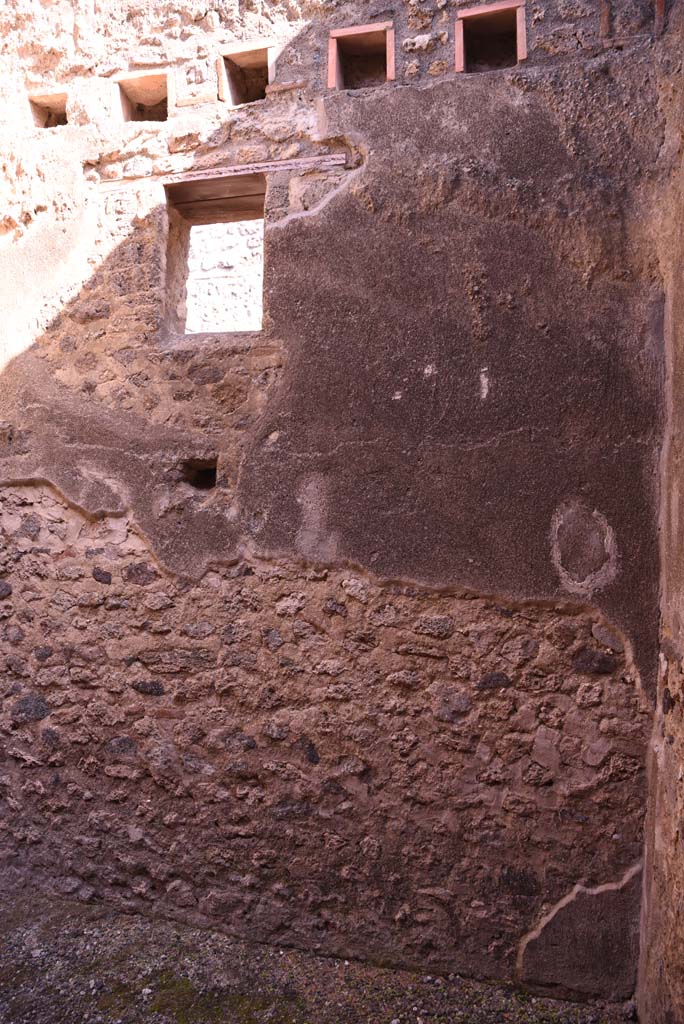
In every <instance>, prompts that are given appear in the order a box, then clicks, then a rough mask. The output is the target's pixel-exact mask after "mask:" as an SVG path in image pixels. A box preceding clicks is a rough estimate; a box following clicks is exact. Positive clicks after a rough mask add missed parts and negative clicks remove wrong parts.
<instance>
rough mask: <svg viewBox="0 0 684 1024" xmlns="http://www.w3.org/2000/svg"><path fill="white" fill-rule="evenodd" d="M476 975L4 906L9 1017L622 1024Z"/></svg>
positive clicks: (128, 920)
mask: <svg viewBox="0 0 684 1024" xmlns="http://www.w3.org/2000/svg"><path fill="white" fill-rule="evenodd" d="M633 1019H635V1018H634V1016H633V1006H632V1005H631V1004H628V1005H625V1006H598V1005H596V1004H592V1005H588V1006H574V1005H570V1004H567V1003H559V1002H555V1001H553V1000H546V999H537V998H535V997H532V996H529V995H526V994H523V993H515V992H510V991H506V990H504V989H501V988H496V987H494V986H491V985H484V984H480V983H477V982H471V981H465V980H463V979H460V978H456V977H454V976H453V975H452V976H450V977H449V978H435V977H428V976H420V975H415V974H411V973H409V972H407V971H394V970H387V969H383V968H378V967H371V966H368V965H362V964H358V963H349V962H347V961H340V960H331V959H322V958H320V957H316V956H312V955H307V954H303V953H298V952H294V951H292V950H278V949H273V948H267V947H264V946H251V945H248V944H245V943H242V942H236V941H234V940H232V939H229V938H227V937H226V936H225V935H221V934H218V933H216V932H209V931H199V930H197V929H193V928H188V927H185V926H183V925H178V924H176V923H173V922H169V921H165V920H153V921H152V920H149V919H147V918H143V917H139V916H135V915H124V914H121V913H118V912H116V911H113V910H110V909H108V908H105V907H102V906H95V905H85V904H75V903H66V902H61V901H60V902H56V901H52V900H45V899H43V898H31V899H28V898H27V897H26V896H25V895H24V896H22V898H21V900H19V899H15V900H8V899H6V898H5V897H3V901H2V903H1V904H0V1024H29V1022H30V1024H76V1022H78V1024H261V1022H263V1024H421V1022H422V1024H618V1022H620V1024H621V1022H624V1021H628V1020H633Z"/></svg>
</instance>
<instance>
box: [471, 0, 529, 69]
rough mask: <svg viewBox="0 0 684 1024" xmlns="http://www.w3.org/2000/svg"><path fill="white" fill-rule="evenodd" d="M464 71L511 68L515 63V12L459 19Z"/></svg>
mask: <svg viewBox="0 0 684 1024" xmlns="http://www.w3.org/2000/svg"><path fill="white" fill-rule="evenodd" d="M463 42H464V47H465V62H466V71H467V72H469V73H471V74H473V73H477V72H482V71H497V70H498V69H499V68H512V67H515V65H516V64H517V63H518V32H517V20H516V11H515V8H511V9H509V10H503V11H492V12H491V13H488V14H482V15H477V16H473V17H469V18H464V19H463Z"/></svg>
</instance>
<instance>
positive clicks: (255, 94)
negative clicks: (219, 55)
mask: <svg viewBox="0 0 684 1024" xmlns="http://www.w3.org/2000/svg"><path fill="white" fill-rule="evenodd" d="M223 66H224V69H225V76H226V77H225V80H226V85H227V90H226V91H227V94H228V95H227V97H226V98H227V99H228V101H229V102H230V104H231V106H233V107H240V106H242V105H243V104H244V103H257V102H258V101H259V100H265V99H266V86H267V85H268V49H266V48H262V49H258V50H245V52H244V53H232V54H231V55H230V56H227V57H224V58H223Z"/></svg>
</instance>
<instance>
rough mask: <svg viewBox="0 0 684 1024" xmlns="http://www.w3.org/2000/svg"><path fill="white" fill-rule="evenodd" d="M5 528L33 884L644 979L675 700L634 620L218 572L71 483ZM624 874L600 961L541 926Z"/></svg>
mask: <svg viewBox="0 0 684 1024" xmlns="http://www.w3.org/2000/svg"><path fill="white" fill-rule="evenodd" d="M0 526H1V529H2V551H3V555H2V570H3V572H4V577H3V582H2V585H1V586H2V589H0V595H1V600H0V615H1V616H2V628H1V636H2V639H3V642H4V644H5V645H6V649H7V651H8V652H9V651H11V653H7V655H6V658H5V689H4V694H3V696H4V700H3V709H2V717H1V718H0V736H1V737H2V740H1V741H0V751H1V753H0V757H1V759H2V765H1V767H2V773H1V774H0V786H1V787H2V793H3V795H4V798H5V801H6V802H5V813H4V816H3V824H2V845H1V848H0V849H1V853H2V858H3V863H4V865H5V880H6V881H8V882H10V883H11V884H13V885H22V884H26V885H46V886H47V887H48V888H50V889H52V890H53V891H56V892H59V893H61V894H68V895H73V894H75V895H77V896H79V897H81V898H87V899H93V898H98V899H107V900H111V901H114V902H117V903H119V904H121V905H124V906H129V907H143V908H144V907H149V908H150V909H155V910H164V911H167V912H169V913H173V912H177V911H178V910H179V909H180V910H181V912H182V913H184V914H186V915H190V916H193V917H198V916H201V917H202V918H204V919H209V918H210V919H212V920H213V921H218V922H219V923H220V924H221V925H222V926H223V927H225V928H226V929H227V930H229V931H231V932H234V933H237V934H247V933H249V934H250V935H251V937H253V938H256V939H259V940H264V941H271V942H279V943H282V942H286V943H295V944H298V945H304V946H308V947H311V948H315V949H320V950H325V951H327V952H333V951H334V952H343V953H346V954H347V955H350V954H352V955H358V956H364V955H367V954H368V951H369V949H372V950H373V955H374V956H375V957H382V958H385V959H387V960H389V961H392V962H397V961H400V962H405V963H409V964H413V965H415V966H416V967H420V968H429V969H443V970H452V969H454V968H456V969H459V970H465V971H469V972H471V971H472V969H473V964H475V963H477V964H478V971H479V972H480V973H482V974H488V975H495V976H498V977H511V976H513V974H514V971H515V965H516V958H517V957H519V959H520V964H519V969H520V972H521V975H522V977H523V978H525V979H527V980H529V981H532V982H535V981H536V982H540V983H545V984H547V985H549V986H551V987H552V988H554V989H555V988H557V987H562V986H566V987H567V988H568V989H570V990H571V991H575V992H577V991H580V992H581V991H583V990H584V991H589V992H592V991H599V992H602V993H603V994H605V995H606V996H613V997H625V996H627V995H628V994H629V992H630V990H631V985H632V984H633V961H634V956H635V950H636V942H637V933H636V922H637V918H636V916H635V914H634V909H635V907H636V906H637V905H638V886H637V888H635V887H634V886H633V885H632V887H631V890H630V888H629V882H630V881H631V879H632V878H633V876H634V865H638V863H639V860H640V856H641V844H642V838H641V828H642V821H641V819H642V807H643V793H644V753H645V744H646V739H647V734H648V729H649V722H650V715H649V711H648V705H647V702H646V701H645V700H644V698H643V696H642V695H641V693H640V690H639V687H638V683H637V677H636V675H635V673H634V671H633V669H631V668H630V667H629V665H628V664H626V662H625V657H624V653H623V639H622V638H621V637H620V635H619V633H617V632H616V631H615V630H614V629H612V628H611V627H610V626H609V625H608V624H606V623H605V622H603V621H601V620H600V619H599V618H596V617H593V616H591V615H588V614H587V613H584V612H579V611H574V610H572V609H569V608H562V607H555V608H551V607H550V608H548V609H540V608H533V607H518V608H516V607H514V606H505V605H502V604H501V603H500V602H497V601H495V600H487V599H483V598H478V597H474V596H472V595H468V594H460V595H459V594H436V593H434V592H430V591H426V590H424V589H420V588H417V587H415V586H408V585H389V584H384V585H383V584H380V583H378V582H377V581H376V580H374V579H373V578H371V577H369V576H368V575H367V574H361V575H359V574H358V573H353V572H349V571H344V570H333V569H327V568H313V567H311V568H308V569H307V568H306V567H304V566H297V565H293V564H292V563H287V562H268V563H262V562H251V563H248V562H239V563H237V564H235V565H234V566H233V567H231V568H223V569H222V568H218V567H217V568H216V569H214V570H212V571H211V572H209V573H207V574H206V575H205V576H204V577H203V579H202V580H201V581H199V582H197V583H191V582H189V581H187V580H182V579H179V578H178V577H176V576H174V575H171V574H169V573H168V572H165V571H164V570H163V568H162V567H161V566H159V565H158V563H156V562H155V560H154V558H153V557H152V555H151V552H150V550H149V548H148V546H147V545H146V544H145V542H144V541H143V540H142V539H141V537H140V536H139V535H138V533H137V531H136V529H135V524H134V523H132V522H131V520H130V519H129V518H128V517H126V516H123V517H118V518H111V517H106V518H103V519H98V520H92V519H87V518H85V517H84V516H83V515H82V514H81V513H79V512H77V511H75V510H73V509H70V508H69V507H68V506H67V505H66V504H65V503H64V501H63V500H61V499H60V498H58V497H57V496H56V495H55V493H54V492H53V491H52V490H51V489H50V488H49V487H46V486H43V487H36V486H32V487H21V488H17V487H14V488H8V489H6V490H5V493H4V495H3V502H2V512H1V514H0ZM10 581H11V582H10ZM484 851H486V854H485V853H484ZM57 865H59V867H58V868H57ZM630 869H631V870H630ZM623 876H625V879H626V881H625V883H624V885H626V886H627V892H628V894H629V897H628V899H627V901H626V904H625V906H624V907H623V908H622V910H621V912H619V913H618V914H616V915H610V916H609V917H608V924H607V926H605V925H602V924H601V923H595V924H594V927H593V929H592V933H593V934H592V936H591V937H589V940H588V942H587V945H586V946H585V947H584V948H583V949H581V950H576V951H575V953H574V955H575V957H576V959H577V964H572V965H567V964H557V963H554V962H553V961H551V962H549V947H548V946H547V943H546V939H545V938H544V936H543V934H542V932H541V931H540V934H535V935H533V936H530V937H529V939H528V940H525V941H523V943H522V944H521V943H520V940H521V937H523V936H527V933H531V932H532V931H533V929H534V928H535V927H536V925H537V923H538V921H539V919H540V917H541V914H542V909H543V908H544V907H545V906H550V907H552V908H554V905H556V904H558V903H560V901H561V900H564V899H565V897H566V896H567V894H568V893H569V892H571V891H572V889H573V886H574V885H575V882H576V880H577V879H578V878H580V877H581V878H582V879H583V880H584V884H585V886H586V887H589V888H591V887H592V886H596V885H597V884H599V883H600V882H602V881H603V880H604V879H606V878H607V877H609V878H611V879H613V880H614V881H615V882H616V883H618V887H621V886H620V883H622V881H623ZM622 887H624V886H622ZM590 902H591V904H592V907H591V909H590V911H589V912H590V913H591V914H592V915H594V914H596V913H601V912H602V911H603V901H602V899H601V898H600V897H594V898H593V899H592V900H590ZM556 914H557V915H558V922H557V925H558V926H559V927H560V928H561V929H563V928H565V929H567V928H568V927H571V925H568V923H567V920H566V921H565V924H564V923H563V919H568V918H570V917H571V915H572V908H570V909H569V908H568V907H567V906H563V907H562V908H560V909H558V910H557V911H556ZM552 916H553V915H552ZM618 925H619V927H617V926H618ZM546 927H548V925H547V926H546ZM606 942H612V943H613V944H615V943H616V942H617V943H618V947H619V951H620V952H621V953H622V954H624V961H623V964H622V965H619V960H618V957H617V953H616V951H615V950H614V952H613V958H614V960H615V962H616V963H617V964H618V970H617V971H616V972H615V973H613V974H611V976H610V977H603V978H601V977H599V978H595V977H594V976H593V974H591V973H590V974H589V977H590V978H591V984H590V985H587V983H586V979H587V971H589V972H591V965H592V962H593V961H594V959H595V957H596V956H597V954H598V953H600V950H601V946H602V944H605V943H606ZM519 947H520V948H519ZM550 948H553V947H550ZM630 961H631V965H630ZM630 966H631V970H630Z"/></svg>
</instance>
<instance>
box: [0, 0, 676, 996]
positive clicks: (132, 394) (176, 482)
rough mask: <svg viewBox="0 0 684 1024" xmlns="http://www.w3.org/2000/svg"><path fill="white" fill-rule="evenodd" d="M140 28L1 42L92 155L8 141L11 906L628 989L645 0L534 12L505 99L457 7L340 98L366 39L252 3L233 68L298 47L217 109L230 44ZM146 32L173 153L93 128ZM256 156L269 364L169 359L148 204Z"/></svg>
mask: <svg viewBox="0 0 684 1024" xmlns="http://www.w3.org/2000/svg"><path fill="white" fill-rule="evenodd" d="M158 6H159V5H155V12H156V13H153V12H152V10H151V8H147V7H138V6H136V8H135V9H133V8H130V7H129V6H128V5H125V4H121V5H108V9H107V12H105V13H103V12H102V11H98V9H97V8H96V7H92V8H91V7H89V6H88V5H86V7H85V8H83V9H81V8H78V7H74V8H73V24H71V22H70V21H69V18H67V17H66V15H64V17H63V18H62V20H61V21H60V25H61V26H62V28H61V30H60V31H57V28H56V27H55V25H53V23H52V21H50V23H49V25H48V20H49V19H50V18H54V17H56V16H57V14H58V8H56V7H55V8H54V9H53V8H50V9H49V10H47V9H46V10H41V12H40V19H39V20H37V21H34V20H33V18H34V17H36V18H37V17H38V15H37V13H36V12H32V13H31V15H29V14H28V13H26V12H23V11H22V8H21V5H19V7H12V6H10V8H9V11H10V13H11V12H14V13H15V15H16V17H17V19H18V22H17V25H16V27H17V28H18V29H19V32H18V33H17V32H15V33H14V34H11V35H10V36H8V37H7V38H8V40H10V41H9V42H8V44H7V46H8V47H9V50H8V53H7V55H6V56H7V58H8V62H9V65H10V67H11V68H12V69H13V71H12V74H15V75H25V76H26V77H28V79H30V81H29V84H30V85H31V84H32V83H35V82H37V81H38V79H39V78H40V77H41V76H42V77H43V78H44V79H47V80H49V81H50V82H52V84H53V85H56V84H57V83H58V82H59V76H60V75H62V76H65V77H66V79H67V80H68V82H69V96H68V101H67V114H68V118H69V124H68V125H66V126H64V127H60V128H54V129H49V130H41V129H36V128H33V127H32V126H31V125H30V124H29V123H28V118H27V123H26V125H25V127H20V128H19V129H16V128H15V129H13V132H12V147H11V148H12V153H13V154H14V155H13V157H12V159H11V160H10V161H8V178H7V184H6V185H5V186H4V187H5V188H6V189H7V190H8V191H9V193H10V201H9V203H8V204H7V206H6V210H7V213H6V214H5V215H4V216H5V219H4V221H3V225H4V238H3V241H2V248H1V249H0V270H1V271H2V273H0V299H1V301H2V303H3V307H4V308H5V309H6V310H7V318H6V323H7V325H8V326H7V328H6V334H5V338H4V339H3V340H4V347H3V354H4V360H5V365H4V366H3V369H2V374H1V376H0V401H1V406H0V407H1V408H2V416H3V422H2V425H1V429H0V480H1V481H2V505H3V530H4V535H3V536H4V545H3V551H2V558H3V563H2V582H1V583H0V588H1V589H0V595H3V596H2V598H1V600H0V609H2V613H3V615H4V616H5V618H4V620H3V622H4V625H3V627H2V628H3V632H2V642H3V650H4V657H5V671H4V691H3V701H2V718H1V719H0V728H1V729H3V730H4V731H3V737H4V738H3V741H2V756H3V758H4V761H3V778H4V779H5V780H6V788H5V806H4V808H3V811H4V814H3V825H4V835H3V847H2V852H3V877H4V879H5V880H6V881H7V882H8V883H9V884H12V885H14V884H18V883H19V884H21V883H22V882H25V883H26V884H40V885H44V886H48V887H49V886H52V887H54V888H57V889H58V890H59V891H61V892H75V893H79V894H80V895H81V896H82V897H83V898H92V899H111V900H117V901H119V902H122V903H124V904H126V905H133V904H135V905H139V906H147V907H149V908H150V909H151V910H158V911H163V912H165V913H169V914H180V915H185V916H187V917H198V918H199V917H202V918H203V919H205V920H206V919H209V918H211V919H212V920H213V921H215V922H216V923H217V924H219V925H220V926H222V927H225V928H226V929H229V930H233V931H235V932H238V933H241V934H247V935H251V936H254V935H258V937H259V938H263V939H264V940H270V941H277V942H286V941H287V942H292V943H296V944H300V945H302V946H313V947H316V948H321V949H326V950H336V951H338V952H343V953H347V954H352V953H353V954H355V955H359V956H367V957H376V958H377V957H381V958H384V959H387V960H391V961H394V962H405V963H412V964H426V963H430V964H432V965H434V966H435V968H439V967H443V968H450V967H453V968H457V969H459V970H461V971H465V972H468V973H474V974H478V975H491V976H497V977H500V978H512V977H516V976H517V977H518V978H520V979H522V980H524V981H526V982H528V983H529V984H531V985H536V986H538V987H540V988H544V989H546V990H551V991H555V992H563V993H571V994H576V995H586V994H590V993H596V994H602V995H606V996H609V997H616V998H617V997H622V996H625V995H627V994H628V993H629V992H630V991H631V989H632V988H633V984H634V972H635V966H636V956H637V930H638V920H639V886H640V881H639V878H640V856H641V849H642V843H643V832H642V829H643V818H644V810H645V762H646V743H647V737H648V734H649V732H650V715H649V712H648V705H647V703H645V698H644V694H652V693H653V686H654V681H655V668H656V658H657V651H658V613H659V609H658V545H657V514H658V475H657V474H658V459H659V441H660V436H661V430H662V410H661V405H662V397H661V396H662V382H663V328H662V314H663V289H662V278H661V267H660V265H659V263H658V258H657V250H656V247H655V245H654V243H653V241H652V217H653V210H654V207H655V205H656V200H657V198H658V196H659V190H660V188H661V184H662V177H661V172H660V170H659V166H658V163H657V161H658V157H659V154H660V151H661V145H662V143H663V139H664V137H665V115H664V113H663V112H662V111H661V110H660V109H659V107H658V96H659V94H658V84H659V83H658V76H657V73H656V67H655V64H654V58H653V47H652V40H651V38H650V36H649V35H648V34H646V33H645V30H644V22H645V20H648V11H647V9H646V8H647V5H644V4H640V3H636V2H633V3H629V4H625V5H623V6H622V7H621V9H620V11H619V12H617V13H616V12H615V11H613V12H612V13H613V14H614V15H615V19H614V20H615V24H612V25H609V26H608V29H607V30H606V27H605V25H603V24H602V22H601V18H600V16H599V12H598V11H597V10H596V9H595V7H594V5H591V6H590V5H587V4H584V3H566V2H558V3H555V2H552V0H549V2H548V3H545V4H541V3H538V4H534V5H531V6H530V8H529V10H528V12H527V22H528V32H529V49H530V60H529V62H528V63H527V64H526V65H521V66H520V67H518V68H515V69H511V70H509V71H502V72H497V73H493V74H488V75H478V76H458V75H455V74H454V73H453V71H452V70H451V68H452V67H453V64H452V60H453V45H452V44H453V20H454V16H455V10H456V9H457V8H458V7H459V6H461V7H463V6H465V4H456V5H448V4H447V5H445V4H444V3H440V0H437V3H436V4H435V5H434V6H431V5H430V6H429V5H427V4H425V5H421V6H420V8H419V7H417V5H415V4H411V3H406V4H405V3H398V4H396V5H395V6H394V8H393V10H392V11H391V12H390V13H391V15H392V17H393V18H394V20H395V25H396V29H397V47H398V80H397V82H396V83H387V84H385V85H383V86H381V87H379V88H376V89H371V90H356V91H354V92H351V93H348V94H347V93H344V92H336V91H330V92H326V91H325V90H324V83H325V75H326V61H325V54H326V52H327V33H328V30H329V28H330V27H337V26H341V25H348V24H350V23H354V22H358V21H360V20H364V21H366V20H369V19H373V18H382V19H386V18H387V17H388V11H387V9H386V8H385V7H382V8H381V7H380V6H379V5H375V4H370V5H368V4H365V5H362V6H361V7H360V6H359V5H356V7H355V6H354V5H352V4H348V5H339V6H336V7H334V8H332V9H331V8H328V7H326V8H325V9H324V8H323V7H322V6H320V5H311V6H302V7H301V8H296V7H294V6H292V7H288V8H287V9H284V8H281V7H280V6H279V5H276V4H273V5H268V6H264V7H263V8H261V7H259V8H257V9H256V10H252V11H250V12H247V14H246V15H245V17H244V21H243V22H241V23H240V26H239V35H240V36H241V37H243V38H244V37H246V36H247V35H248V34H257V33H260V34H266V33H267V32H272V33H273V34H275V36H276V37H277V38H278V39H279V40H280V41H281V42H280V44H279V45H281V46H282V50H281V52H280V55H279V57H278V60H277V64H276V75H275V80H274V82H273V83H272V88H271V92H270V93H269V95H268V97H267V99H266V100H264V101H261V102H259V103H255V104H248V105H246V106H244V107H240V108H237V109H235V110H227V109H226V107H225V106H224V105H222V104H220V103H217V102H216V99H215V96H216V90H215V85H216V83H215V82H214V84H213V85H212V87H211V89H210V90H209V98H207V93H206V90H207V83H208V82H209V83H210V84H211V74H212V70H211V69H212V68H214V67H215V61H214V58H215V55H216V50H215V47H216V45H218V42H219V41H221V40H223V41H224V42H225V41H231V40H232V41H234V37H235V36H236V35H238V33H237V32H236V31H235V25H234V23H233V21H231V18H234V17H235V16H237V15H236V11H235V10H233V9H232V6H231V11H232V13H231V14H230V15H229V14H228V13H227V12H225V11H224V9H223V8H222V7H220V6H218V7H216V8H213V7H211V5H209V6H207V5H206V4H203V5H202V10H203V11H204V12H205V13H204V14H202V15H201V17H200V16H198V18H197V22H196V23H195V22H193V21H192V10H193V9H192V5H191V4H187V5H184V9H183V12H181V13H178V12H175V13H173V12H170V11H168V10H165V9H159V10H158V9H157V8H158ZM3 18H5V19H6V18H7V15H6V14H3ZM140 18H144V31H142V24H143V23H141V22H140V20H139V19H140ZM160 19H161V20H160ZM164 19H166V20H164ZM188 19H190V20H188ZM205 19H206V20H205ZM104 20H106V21H107V29H106V31H107V33H108V38H109V42H108V43H106V44H105V43H104V42H102V41H101V40H99V38H98V34H97V32H96V31H95V30H96V29H97V28H98V26H100V27H102V25H103V21H104ZM617 22H619V24H617ZM618 30H619V32H620V33H622V35H623V36H624V38H623V39H621V40H620V41H619V46H620V47H621V49H620V48H612V47H613V45H614V38H613V36H612V35H610V33H611V32H612V33H617V32H618ZM46 32H48V33H49V35H48V36H47V37H46V35H45V33H46ZM133 32H136V33H137V39H138V46H139V48H138V50H137V60H138V61H139V62H140V63H141V64H143V63H144V64H148V65H149V64H151V63H157V64H159V63H166V62H169V63H170V64H171V65H172V78H173V82H174V83H175V84H174V93H175V102H176V106H175V107H174V108H173V110H172V115H171V117H170V119H169V121H168V122H163V123H155V124H150V123H147V124H145V123H140V122H136V123H115V122H114V121H113V120H112V116H111V110H112V106H111V96H112V95H113V94H112V91H111V90H112V88H113V85H112V82H111V81H109V80H108V79H107V78H106V76H107V75H110V74H111V73H113V71H114V70H118V66H117V61H118V60H120V59H123V58H120V57H119V56H118V55H119V54H120V53H123V48H124V41H125V39H127V38H130V34H131V33H133ZM45 38H50V40H51V43H52V48H51V49H48V48H47V47H46V45H45V43H44V42H42V43H41V42H40V40H45ZM17 39H24V40H26V41H25V42H24V45H23V46H18V47H16V49H14V50H12V47H13V46H14V45H15V42H13V41H16V40H17ZM615 45H618V44H615ZM105 48H106V51H107V57H105V56H104V52H105ZM153 54H155V55H156V56H154V58H153V56H152V55H153ZM98 76H99V77H98ZM8 79H11V75H9V76H8ZM44 84H45V83H43V85H44ZM35 87H37V86H35ZM212 90H213V91H212ZM9 91H10V90H9V88H7V89H6V92H7V93H8V94H9ZM186 100H187V101H188V103H189V104H190V105H184V103H185V101H186ZM108 104H109V105H108ZM38 147H40V149H39V148H38ZM37 152H46V153H47V157H46V160H47V162H46V163H45V164H44V163H43V162H42V159H36V156H35V154H36V153H37ZM23 154H26V156H25V157H24V155H23ZM245 166H248V167H249V166H252V167H255V166H258V167H259V168H262V169H263V168H264V166H266V170H265V173H266V177H267V194H266V230H265V284H264V296H265V306H264V324H263V330H262V331H261V332H254V333H242V334H206V335H199V336H195V337H190V338H188V337H182V336H178V334H177V332H175V331H174V330H173V329H171V328H172V323H173V318H172V317H170V316H169V289H168V281H169V277H168V273H169V261H168V259H167V257H168V256H169V254H173V252H174V248H173V247H174V225H173V217H172V216H171V217H170V216H169V213H168V211H167V208H166V195H165V191H164V187H163V184H164V180H165V178H164V176H168V175H176V176H177V175H183V174H186V175H188V174H199V173H203V174H206V175H207V176H211V175H212V171H213V173H214V174H215V173H216V172H217V170H220V169H221V168H224V169H225V168H226V167H245ZM45 167H48V168H49V169H51V170H52V169H54V174H53V175H52V176H48V177H47V178H46V177H45V170H44V168H45ZM41 175H43V177H42V178H41ZM34 177H35V178H36V179H37V183H36V192H35V193H33V191H32V189H31V188H30V187H29V186H28V180H32V179H33V178H34ZM27 179H28V180H27ZM34 268H37V271H36V270H35V269H34ZM18 273H19V274H24V275H25V278H26V292H19V291H18V289H17V287H16V280H17V274H18ZM212 460H215V461H216V462H217V480H216V486H215V487H213V488H210V489H208V490H198V489H197V488H195V487H193V486H192V484H191V482H189V480H188V476H187V472H186V469H187V466H188V464H192V463H193V462H198V461H199V462H210V461H212ZM597 962H601V963H605V964H606V969H605V970H604V971H602V972H597V970H596V964H597Z"/></svg>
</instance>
